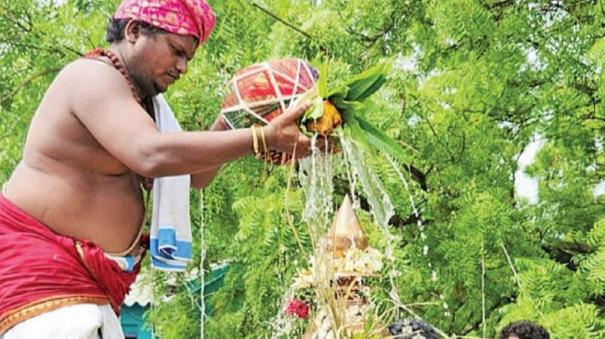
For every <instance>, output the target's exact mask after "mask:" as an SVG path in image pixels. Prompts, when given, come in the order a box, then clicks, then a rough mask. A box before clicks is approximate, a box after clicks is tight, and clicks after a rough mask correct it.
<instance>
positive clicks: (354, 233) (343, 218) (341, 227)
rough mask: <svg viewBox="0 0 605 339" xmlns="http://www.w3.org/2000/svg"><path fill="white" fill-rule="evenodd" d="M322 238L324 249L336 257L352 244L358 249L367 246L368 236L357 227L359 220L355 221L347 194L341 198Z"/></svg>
mask: <svg viewBox="0 0 605 339" xmlns="http://www.w3.org/2000/svg"><path fill="white" fill-rule="evenodd" d="M324 240H325V247H324V248H325V249H326V251H328V252H332V253H334V255H335V256H338V257H342V256H343V253H344V251H346V250H347V249H349V248H351V246H353V244H355V246H356V247H357V248H359V249H366V248H367V247H368V237H366V235H365V234H364V233H363V230H362V229H361V227H359V221H357V216H356V215H355V212H354V211H353V205H351V200H350V199H349V196H348V195H346V196H345V198H344V199H343V201H342V204H341V205H340V208H339V209H338V212H337V213H336V217H335V218H334V222H333V223H332V227H331V228H330V230H329V231H328V234H326V235H325V236H324Z"/></svg>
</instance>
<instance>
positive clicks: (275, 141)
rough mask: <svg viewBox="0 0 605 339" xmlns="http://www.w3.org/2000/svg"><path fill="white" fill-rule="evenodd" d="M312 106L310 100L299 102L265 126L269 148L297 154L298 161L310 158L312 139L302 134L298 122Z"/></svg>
mask: <svg viewBox="0 0 605 339" xmlns="http://www.w3.org/2000/svg"><path fill="white" fill-rule="evenodd" d="M311 105H312V102H311V101H310V100H308V99H307V100H302V101H300V102H297V103H295V105H294V106H292V107H290V108H288V109H287V110H286V111H285V112H284V113H283V114H281V115H279V116H277V117H276V118H275V119H273V120H271V122H270V123H269V124H268V125H266V126H264V127H263V128H264V133H265V138H266V140H267V147H268V148H269V149H272V150H278V151H281V152H285V153H288V154H294V153H295V156H296V158H297V159H300V158H304V157H307V156H309V155H310V154H311V139H310V138H309V137H307V136H305V135H304V134H302V133H301V131H300V128H299V126H298V122H299V120H300V117H302V115H303V114H304V113H305V112H306V111H307V110H308V109H309V108H310V107H311Z"/></svg>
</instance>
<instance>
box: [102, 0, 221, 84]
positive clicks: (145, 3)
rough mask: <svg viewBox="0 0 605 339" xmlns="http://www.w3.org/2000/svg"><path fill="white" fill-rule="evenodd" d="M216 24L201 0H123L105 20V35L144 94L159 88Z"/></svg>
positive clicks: (182, 66) (169, 81) (179, 69)
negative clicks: (106, 25) (106, 23)
mask: <svg viewBox="0 0 605 339" xmlns="http://www.w3.org/2000/svg"><path fill="white" fill-rule="evenodd" d="M214 25H215V17H214V13H213V12H212V9H211V8H210V6H209V5H208V4H207V3H206V2H205V1H204V0H162V1H158V0H156V1H153V0H124V1H123V2H122V4H121V5H120V6H119V7H118V9H117V10H116V13H115V14H114V15H113V17H112V18H111V19H110V20H109V24H108V27H107V33H106V39H107V41H108V42H109V43H111V44H112V45H115V46H116V48H118V50H119V51H120V55H121V56H122V58H123V61H124V65H125V67H126V69H127V71H128V73H129V75H130V77H131V78H132V80H133V81H134V82H135V83H136V85H137V86H138V87H139V88H140V89H141V91H142V92H143V93H142V94H143V96H148V95H155V94H157V93H161V92H164V91H165V90H166V89H167V88H168V86H169V85H171V84H172V83H173V82H175V81H176V80H178V78H179V77H180V75H181V74H183V73H185V72H187V64H188V62H189V60H191V58H193V56H194V55H195V51H196V49H197V47H198V45H199V44H201V43H203V42H205V41H206V40H207V39H208V37H209V36H210V33H211V32H212V29H213V28H214Z"/></svg>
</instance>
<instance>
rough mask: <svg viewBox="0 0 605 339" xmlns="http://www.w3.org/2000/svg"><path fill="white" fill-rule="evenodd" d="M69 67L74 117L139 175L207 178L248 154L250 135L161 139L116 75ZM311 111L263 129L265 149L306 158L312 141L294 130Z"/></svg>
mask: <svg viewBox="0 0 605 339" xmlns="http://www.w3.org/2000/svg"><path fill="white" fill-rule="evenodd" d="M68 67H69V68H70V69H69V70H68V71H67V72H65V73H64V74H62V75H61V76H63V77H64V79H61V81H62V86H63V87H64V90H65V91H67V93H71V97H72V98H73V99H72V101H71V110H72V112H73V114H74V115H75V116H76V117H77V118H78V119H79V120H80V121H81V122H82V124H84V126H86V128H87V129H88V130H89V131H90V133H91V134H92V135H93V136H94V137H95V138H96V140H97V141H98V142H99V143H100V144H101V145H102V146H103V148H105V149H106V150H107V151H108V152H109V153H110V154H112V155H113V156H114V157H116V158H117V159H118V160H119V161H121V162H122V163H124V164H125V165H126V166H127V167H129V168H130V169H131V170H132V171H134V172H136V173H138V174H141V175H143V176H147V177H158V176H170V175H181V174H191V173H200V172H206V173H208V171H212V170H213V169H218V167H220V165H222V164H224V163H225V162H228V161H231V160H235V159H237V158H240V157H242V156H245V155H248V154H251V153H252V133H251V130H250V129H237V130H229V131H221V132H213V131H209V132H179V133H160V132H159V131H158V130H157V128H156V126H155V123H154V122H153V120H152V119H151V117H149V115H148V114H147V113H146V112H145V111H144V110H143V109H142V108H141V107H140V105H139V104H138V103H137V102H136V101H135V100H134V98H133V96H132V93H131V90H130V88H129V86H128V84H127V83H126V81H125V79H124V78H123V76H122V75H121V74H120V73H119V72H118V71H116V70H115V69H113V68H111V67H110V66H108V65H105V64H102V63H99V62H96V61H90V60H81V61H77V62H74V63H72V64H71V65H70V66H68ZM73 84H78V85H77V86H74V85H73ZM309 106H310V103H303V104H299V105H297V106H296V107H294V108H293V109H290V110H288V111H287V112H285V113H284V114H283V115H281V116H279V117H277V118H275V119H273V121H272V122H271V124H269V125H267V126H264V127H263V128H264V133H265V135H266V138H267V143H268V146H269V148H271V149H276V150H279V151H284V152H290V153H291V152H292V149H293V148H294V145H295V144H297V150H301V149H302V152H301V155H306V154H309V149H310V140H309V138H307V137H305V136H304V135H302V134H301V133H300V131H299V129H298V125H297V121H298V119H299V118H300V116H301V115H302V114H303V113H304V111H305V110H306V109H308V107H309ZM297 153H298V152H297Z"/></svg>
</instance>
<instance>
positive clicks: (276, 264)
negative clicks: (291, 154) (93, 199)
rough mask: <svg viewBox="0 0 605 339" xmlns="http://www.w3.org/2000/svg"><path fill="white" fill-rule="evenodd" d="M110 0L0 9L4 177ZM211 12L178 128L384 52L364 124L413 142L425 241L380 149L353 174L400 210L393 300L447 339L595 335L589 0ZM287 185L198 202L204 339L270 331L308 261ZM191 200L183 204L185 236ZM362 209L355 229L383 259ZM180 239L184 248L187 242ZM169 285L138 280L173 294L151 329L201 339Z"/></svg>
mask: <svg viewBox="0 0 605 339" xmlns="http://www.w3.org/2000/svg"><path fill="white" fill-rule="evenodd" d="M117 3H118V1H115V0H111V1H109V0H103V1H92V0H68V1H61V2H56V1H52V0H51V1H48V0H47V1H44V0H20V1H9V0H0V57H1V59H0V60H1V63H0V119H1V120H0V121H1V123H0V145H2V146H1V147H0V181H5V180H6V179H7V178H8V177H9V176H10V173H11V172H12V169H13V168H14V167H15V166H16V164H17V163H18V161H19V160H20V155H21V149H22V146H23V142H24V140H25V136H26V133H27V126H28V124H29V121H30V119H31V117H32V115H33V113H34V112H35V110H36V107H37V105H38V103H39V102H40V99H41V97H42V96H43V95H44V92H45V89H46V88H47V87H48V85H49V84H50V82H51V81H52V79H53V77H54V76H55V75H56V73H57V71H58V70H59V69H60V68H61V67H63V66H64V65H65V64H67V63H68V62H70V61H72V60H75V59H77V58H78V57H80V56H81V54H82V53H84V52H85V51H87V50H89V49H92V48H94V47H96V46H105V43H104V41H103V35H104V29H105V24H106V21H107V17H108V16H109V15H111V13H112V12H113V10H114V9H115V7H116V5H117ZM210 3H211V5H212V6H213V8H214V10H215V12H216V14H217V17H218V24H217V27H216V30H215V32H214V33H213V34H212V38H211V39H210V41H209V42H208V43H206V44H204V45H202V47H201V48H200V50H199V51H198V53H197V55H196V57H195V59H194V60H193V61H192V64H191V65H190V69H189V73H188V74H187V75H186V76H185V77H184V79H182V80H181V81H180V82H179V83H178V84H176V85H174V86H173V88H171V89H170V91H169V92H168V94H167V95H168V97H169V101H170V102H171V104H172V105H173V108H174V110H175V112H177V115H178V117H179V119H180V120H181V121H182V122H183V125H184V126H185V127H186V128H187V129H189V130H200V129H205V128H207V127H208V126H209V124H210V123H211V122H212V121H213V120H214V118H215V116H216V114H217V112H218V110H219V105H220V102H221V99H222V94H223V93H224V90H223V86H224V84H225V83H226V81H227V80H228V79H229V78H230V77H231V75H232V74H233V73H234V72H235V71H236V70H238V69H240V68H243V67H245V66H247V65H250V64H252V63H255V62H259V61H263V60H267V59H270V58H277V57H285V56H297V57H301V58H305V59H310V60H311V59H314V58H315V57H317V56H320V55H323V56H327V57H329V58H331V60H332V61H331V68H332V69H333V70H334V71H333V72H332V76H333V77H335V78H339V77H340V76H345V75H350V74H354V73H356V72H359V71H361V70H363V69H366V68H368V67H370V66H372V65H374V64H376V63H377V62H379V61H380V60H383V59H385V58H392V60H394V63H395V67H394V69H393V71H392V72H391V75H390V79H389V82H388V84H387V85H386V86H385V88H384V89H382V90H381V91H380V92H379V93H378V95H377V96H375V98H374V100H375V107H376V109H375V110H374V111H373V112H372V113H371V114H369V116H368V118H369V119H370V120H371V121H372V122H374V123H375V124H376V125H378V126H379V127H380V128H381V129H382V130H383V131H385V132H386V133H388V134H389V135H390V136H392V137H393V138H395V139H396V140H397V141H398V142H400V143H401V144H402V145H403V144H405V145H410V146H411V147H412V148H413V149H414V151H411V150H410V151H409V161H408V164H405V165H407V166H405V168H406V171H405V178H406V180H408V181H409V182H410V183H411V188H410V190H411V194H412V196H413V198H414V201H415V202H416V204H417V205H418V209H419V218H420V220H421V222H422V224H423V225H424V227H425V231H424V233H425V235H426V239H423V238H422V237H421V232H420V231H419V229H418V227H417V225H416V223H417V220H416V219H418V218H416V216H415V215H414V214H413V213H412V208H411V205H410V199H409V195H408V192H407V190H405V189H404V187H403V185H402V182H401V180H400V178H399V177H398V175H397V173H395V172H394V171H393V170H392V169H391V168H390V166H389V165H388V163H386V162H385V161H384V160H383V159H382V158H380V157H372V158H371V159H369V163H370V166H371V168H372V169H373V170H374V171H375V172H376V173H378V174H379V176H380V178H381V179H382V180H383V182H384V183H385V186H386V187H387V189H388V191H389V194H390V195H391V197H392V200H393V202H394V205H395V209H396V216H395V217H394V218H392V219H391V223H390V228H389V231H390V232H391V233H392V234H394V235H396V236H397V237H396V239H397V240H396V241H397V243H396V244H394V246H395V248H396V251H395V254H396V261H395V265H396V266H397V270H398V271H400V272H401V275H400V276H399V277H397V281H396V284H397V286H398V289H399V290H398V292H399V295H400V296H401V299H402V302H403V303H404V304H408V305H410V306H409V307H411V308H412V309H413V310H414V312H415V313H417V314H418V315H420V316H422V317H423V318H424V319H426V320H428V321H429V322H431V323H432V324H434V325H435V326H437V327H438V328H440V329H442V330H443V331H445V332H447V333H448V334H452V335H454V334H456V335H467V336H487V337H493V336H495V335H496V334H497V331H498V330H499V329H500V328H501V327H502V326H504V325H505V324H507V323H508V322H510V321H513V320H517V319H527V320H533V321H536V322H538V323H540V324H542V325H544V326H545V327H546V328H547V329H548V330H549V331H550V332H551V335H552V336H553V337H554V338H588V337H605V320H604V318H603V310H604V307H605V292H604V288H603V287H604V283H605V217H604V216H605V209H604V199H605V197H604V196H603V195H602V194H600V193H599V192H602V191H599V190H598V189H597V187H598V185H599V184H600V183H601V182H602V180H603V177H604V174H605V154H604V150H603V131H604V129H605V112H604V109H605V103H604V102H603V100H602V98H603V94H604V93H603V92H604V91H605V86H604V85H605V75H604V74H603V66H604V65H603V64H604V63H605V39H604V37H605V20H604V19H605V9H604V8H605V3H604V1H602V0H594V1H590V0H570V1H557V0H550V1H546V0H538V1H523V0H522V1H512V0H444V1H431V0H417V1H412V0H391V1H389V0H351V1H339V0H325V1H317V0H316V1H310V0H309V1H303V0H293V1H283V0H258V1H257V2H251V1H244V0H229V1H217V0H215V1H210ZM259 7H262V8H265V9H266V10H268V11H270V12H271V13H273V14H274V15H275V16H276V17H278V18H279V20H276V19H275V18H274V17H271V16H269V15H267V14H266V13H265V12H263V11H262V10H261V9H260V8H259ZM280 20H282V21H283V22H282V21H280ZM284 22H286V23H289V24H291V25H292V26H294V27H295V28H296V29H293V28H291V27H288V26H287V25H285V24H284ZM297 30H300V31H302V32H304V34H303V33H301V32H299V31H297ZM535 140H540V143H541V144H542V147H541V148H540V150H539V152H538V153H537V155H536V159H535V161H534V162H533V163H532V164H531V165H529V166H527V167H526V168H523V169H522V168H520V165H519V161H518V160H519V157H520V155H521V154H522V153H523V151H524V150H525V149H526V148H527V147H528V146H529V145H530V144H531V143H532V142H533V141H535ZM521 169H522V170H524V171H525V172H526V173H527V174H528V175H531V176H532V177H533V178H535V179H537V180H538V183H539V184H538V198H537V200H535V201H532V200H528V199H526V198H524V197H523V196H520V195H519V192H518V191H517V190H516V189H515V181H516V180H518V179H517V177H516V176H515V173H516V172H517V171H518V170H521ZM287 178H288V169H284V168H269V169H267V168H265V167H264V166H263V164H260V163H258V162H256V161H254V160H253V159H242V160H240V161H237V162H234V163H233V164H230V165H228V166H226V167H225V168H224V169H223V171H222V172H221V174H220V175H219V176H218V177H217V179H216V180H215V181H214V182H213V183H212V184H211V186H210V187H208V188H207V189H206V190H205V192H204V195H203V197H204V204H203V206H204V211H203V212H204V218H205V219H204V221H205V223H204V225H205V227H204V237H205V248H206V251H207V253H206V254H207V256H206V261H205V266H206V268H208V264H209V263H218V262H224V261H229V262H230V264H231V269H230V270H229V272H228V274H227V277H226V283H225V286H224V287H223V288H222V289H221V290H220V291H219V292H218V293H217V294H216V295H215V296H214V297H213V300H212V303H213V307H214V312H213V314H212V316H211V317H208V318H207V319H206V321H205V323H204V327H205V334H206V336H207V337H209V338H262V337H267V336H270V333H271V326H270V323H271V321H272V319H273V317H274V316H275V315H276V314H277V313H279V312H280V310H279V307H280V302H281V298H282V294H283V293H284V291H285V289H286V288H287V286H288V285H289V284H290V283H291V279H292V276H293V275H294V274H295V272H296V270H297V269H299V268H303V267H305V266H306V261H305V257H304V255H303V253H302V252H301V251H300V249H299V247H298V245H297V243H296V241H295V239H294V236H293V234H292V231H291V228H290V227H289V226H288V225H287V220H286V214H285V213H284V211H285V208H286V206H285V205H286V204H287V205H288V206H287V207H288V210H289V211H290V213H291V215H293V216H294V217H295V218H294V225H295V227H296V228H297V229H298V232H300V233H301V235H302V236H303V242H305V241H304V238H305V236H306V235H305V232H306V227H305V225H303V224H302V222H301V221H300V213H301V212H302V208H303V203H304V197H303V194H302V193H301V191H300V189H298V187H297V183H296V182H295V183H294V187H293V189H292V190H290V191H289V192H288V199H287V200H286V199H285V198H286V197H285V194H286V189H285V188H286V181H287ZM334 182H335V187H336V191H337V192H338V193H339V194H341V195H342V194H344V193H345V192H346V191H347V187H348V183H347V181H346V176H345V175H344V174H343V173H342V170H341V171H336V173H335V177H334ZM199 197H200V196H199V194H198V193H197V192H194V193H193V199H194V200H193V201H194V204H193V205H194V206H195V207H194V208H193V209H192V218H193V220H194V223H195V225H196V229H195V232H196V239H200V237H201V234H199V230H200V228H199V223H200V217H199V215H200V211H199V206H200V205H199ZM337 202H338V201H337ZM335 207H336V206H335ZM362 207H365V208H366V210H367V209H368V208H367V206H364V205H363V204H362ZM366 212H367V211H360V217H361V218H362V220H364V227H366V228H367V230H368V232H369V233H370V234H371V235H372V236H371V241H373V243H374V244H376V246H378V247H381V246H382V248H384V243H381V237H380V235H379V232H375V230H376V225H373V224H372V223H371V221H370V220H371V218H369V217H368V215H367V213H366ZM373 230H374V231H373ZM305 245H307V246H308V241H307V242H305ZM425 246H426V247H427V249H428V253H427V255H424V254H423V252H424V251H425ZM195 247H196V249H197V251H198V252H196V253H199V249H200V244H199V241H198V242H196V244H195ZM507 255H508V256H509V257H510V261H509V259H508V258H507ZM197 260H199V258H198V259H197ZM197 265H199V261H198V262H196V263H194V265H193V266H194V267H197ZM482 267H483V268H485V276H484V279H485V280H484V283H483V284H482V274H481V272H482ZM512 268H514V269H515V271H516V273H514V272H513V270H512ZM433 271H435V272H436V273H437V276H436V279H434V278H433V273H432V272H433ZM167 279H172V280H175V279H176V284H172V285H171V286H167V285H166V284H165V282H166V280H167ZM184 279H185V278H183V277H182V276H180V277H176V278H175V277H166V276H165V275H162V274H153V275H152V277H151V281H152V282H153V284H154V287H155V290H156V293H158V294H163V293H166V292H167V291H168V290H169V292H170V293H172V294H174V296H173V297H172V298H170V299H167V300H165V301H163V302H161V303H159V304H157V305H156V306H155V308H154V309H153V311H152V312H151V313H150V314H149V316H148V319H149V320H150V321H153V324H154V329H155V331H156V333H157V334H158V335H160V336H161V337H163V338H194V337H199V332H200V324H199V314H198V312H197V311H196V308H197V306H196V305H195V299H194V298H192V296H191V295H190V293H189V291H188V289H187V288H186V286H187V285H186V284H185V283H184V281H183V280H184ZM482 286H483V287H482ZM483 298H484V302H483V301H482V300H483ZM419 303H420V304H419ZM422 303H428V304H422ZM446 306H447V307H446ZM483 311H485V317H484V316H483ZM401 316H406V314H405V312H402V313H401ZM301 327H304V324H302V325H301Z"/></svg>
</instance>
